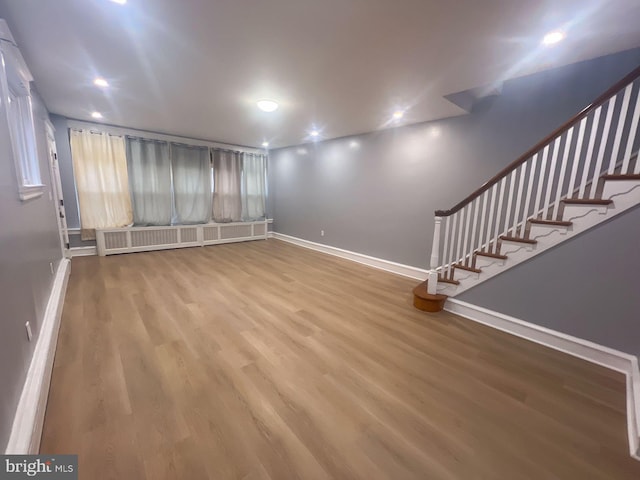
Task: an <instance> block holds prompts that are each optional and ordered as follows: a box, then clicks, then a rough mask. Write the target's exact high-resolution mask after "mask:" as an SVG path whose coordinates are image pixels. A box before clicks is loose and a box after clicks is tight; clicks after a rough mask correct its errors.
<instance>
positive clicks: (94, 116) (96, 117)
mask: <svg viewBox="0 0 640 480" xmlns="http://www.w3.org/2000/svg"><path fill="white" fill-rule="evenodd" d="M91 116H92V117H93V118H95V119H100V118H102V114H101V113H100V112H91Z"/></svg>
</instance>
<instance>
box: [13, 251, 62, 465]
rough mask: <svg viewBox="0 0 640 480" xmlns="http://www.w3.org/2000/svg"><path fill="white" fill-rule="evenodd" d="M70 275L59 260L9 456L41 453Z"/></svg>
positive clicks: (17, 413) (16, 420)
mask: <svg viewBox="0 0 640 480" xmlns="http://www.w3.org/2000/svg"><path fill="white" fill-rule="evenodd" d="M70 272H71V262H70V261H69V260H68V259H66V258H63V259H62V260H60V264H59V265H58V271H57V272H56V277H55V279H54V281H53V287H52V288H51V294H50V295H49V301H48V302H47V308H46V310H45V314H44V318H43V319H42V328H41V329H40V334H39V335H38V341H37V343H36V347H35V349H34V351H33V357H32V358H31V364H30V366H29V370H28V372H27V378H26V380H25V382H24V386H23V388H22V394H21V395H20V401H19V403H18V408H17V410H16V414H15V417H14V419H13V427H12V428H11V436H10V437H9V443H8V444H7V449H6V453H7V454H15V455H25V454H37V453H38V451H39V450H40V437H41V436H42V427H43V425H44V414H45V410H46V406H47V398H48V395H49V383H50V381H51V371H52V369H53V359H54V357H55V353H56V345H57V343H58V331H59V329H60V318H61V317H62V306H63V304H64V296H65V292H66V290H67V283H68V281H69V274H70Z"/></svg>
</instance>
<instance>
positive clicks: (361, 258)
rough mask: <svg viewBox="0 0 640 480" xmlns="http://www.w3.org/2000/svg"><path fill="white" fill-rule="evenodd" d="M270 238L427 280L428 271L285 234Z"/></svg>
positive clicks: (277, 234) (275, 233) (274, 233)
mask: <svg viewBox="0 0 640 480" xmlns="http://www.w3.org/2000/svg"><path fill="white" fill-rule="evenodd" d="M269 233H270V234H271V235H269V237H272V238H276V239H278V240H282V241H284V242H288V243H292V244H294V245H298V246H300V247H304V248H309V249H311V250H316V251H317V252H322V253H327V254H329V255H333V256H336V257H340V258H346V259H347V260H351V261H353V262H358V263H362V264H364V265H368V266H370V267H373V268H377V269H378V270H384V271H386V272H391V273H395V274H397V275H402V276H403V277H409V278H414V279H416V280H426V279H427V275H428V273H429V272H428V271H427V270H424V269H422V268H417V267H412V266H410V265H403V264H401V263H396V262H391V261H389V260H384V259H382V258H376V257H370V256H369V255H363V254H362V253H357V252H351V251H349V250H343V249H341V248H337V247H332V246H330V245H323V244H321V243H315V242H311V241H309V240H304V239H302V238H297V237H291V236H289V235H285V234H283V233H277V232H269Z"/></svg>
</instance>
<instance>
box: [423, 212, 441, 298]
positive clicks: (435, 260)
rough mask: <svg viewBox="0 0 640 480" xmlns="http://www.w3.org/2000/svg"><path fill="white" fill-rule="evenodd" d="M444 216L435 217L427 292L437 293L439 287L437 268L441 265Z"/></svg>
mask: <svg viewBox="0 0 640 480" xmlns="http://www.w3.org/2000/svg"><path fill="white" fill-rule="evenodd" d="M441 223H442V217H435V225H434V229H433V244H432V246H431V263H430V265H429V266H430V270H429V276H428V278H427V280H428V283H427V293H429V294H431V295H435V294H436V293H437V288H438V272H437V271H436V269H437V268H438V267H439V266H440V256H439V255H440V224H441Z"/></svg>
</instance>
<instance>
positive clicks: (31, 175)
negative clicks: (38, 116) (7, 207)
mask: <svg viewBox="0 0 640 480" xmlns="http://www.w3.org/2000/svg"><path fill="white" fill-rule="evenodd" d="M0 56H1V58H0V60H2V63H1V65H2V66H3V68H2V71H1V72H0V77H1V79H0V80H1V87H2V97H3V98H4V99H6V101H5V102H2V103H4V104H5V105H6V115H7V120H8V122H9V130H10V135H11V147H12V150H13V158H14V161H15V164H16V174H17V177H18V194H19V195H20V198H21V199H22V200H28V199H30V198H35V197H39V196H40V195H42V193H43V191H44V185H42V180H41V177H40V164H39V159H38V150H37V146H36V133H35V128H34V122H33V108H32V105H31V90H30V83H31V80H32V77H31V74H30V73H29V70H28V69H27V68H26V65H25V63H24V60H23V59H22V55H20V51H19V50H18V49H17V47H16V46H15V45H13V44H12V43H11V42H9V41H7V40H4V39H2V40H1V41H0Z"/></svg>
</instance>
